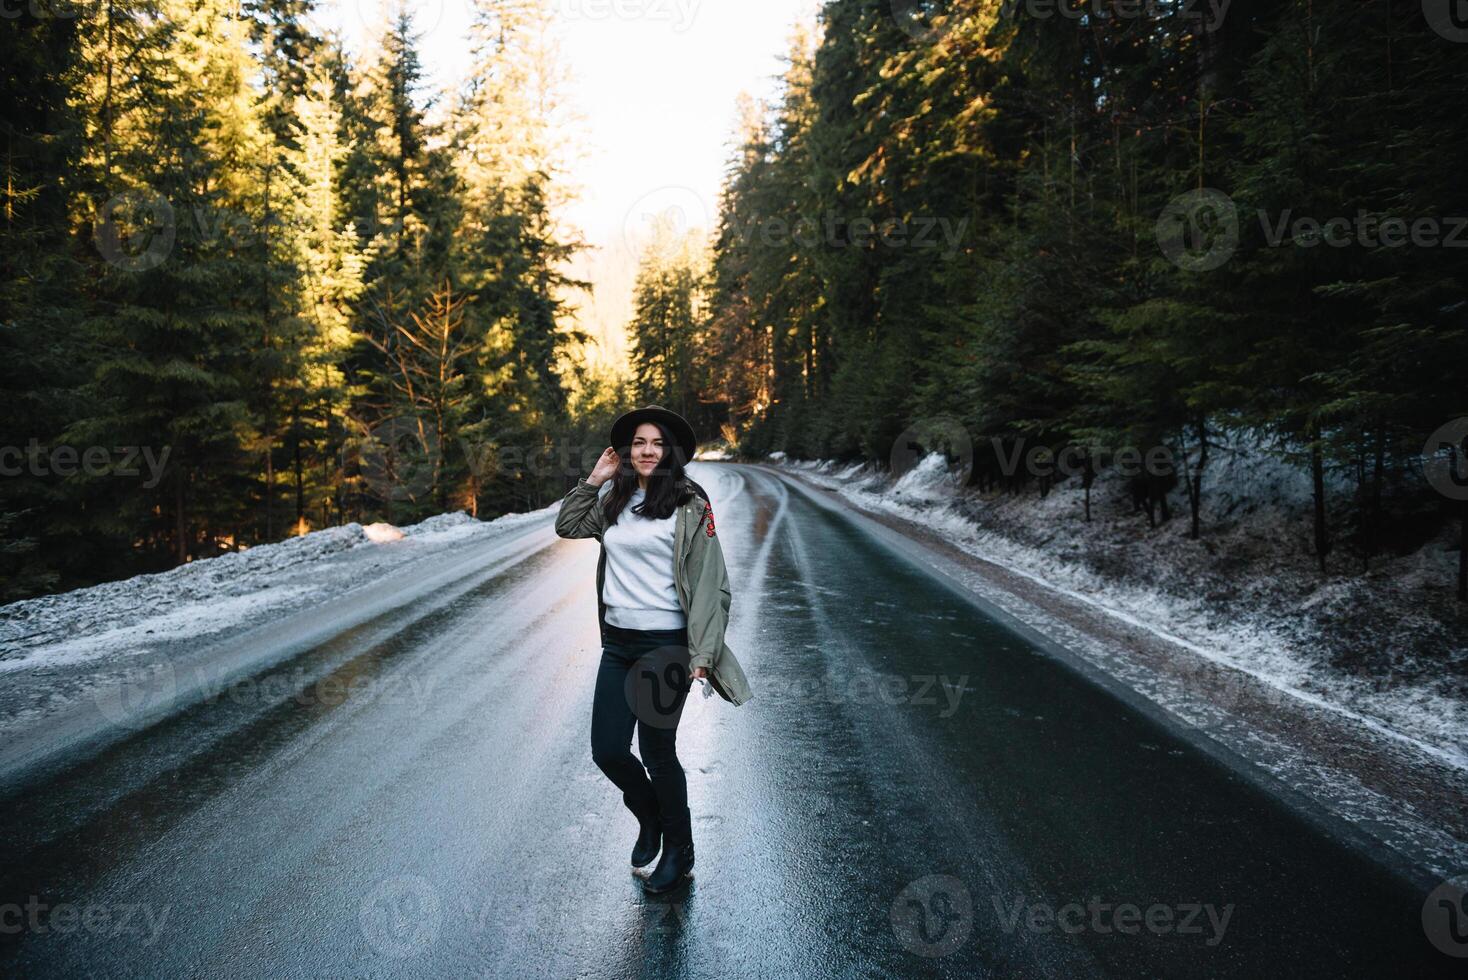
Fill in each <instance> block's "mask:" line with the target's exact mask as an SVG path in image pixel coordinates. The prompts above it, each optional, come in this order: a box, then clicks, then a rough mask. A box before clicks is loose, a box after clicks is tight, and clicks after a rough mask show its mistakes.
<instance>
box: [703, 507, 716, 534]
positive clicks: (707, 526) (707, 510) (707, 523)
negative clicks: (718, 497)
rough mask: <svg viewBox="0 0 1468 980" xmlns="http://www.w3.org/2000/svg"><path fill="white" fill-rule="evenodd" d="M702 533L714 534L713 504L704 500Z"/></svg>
mask: <svg viewBox="0 0 1468 980" xmlns="http://www.w3.org/2000/svg"><path fill="white" fill-rule="evenodd" d="M703 526H704V533H706V534H707V535H708V536H709V537H713V536H714V505H713V504H710V503H707V502H705V503H704V505H703Z"/></svg>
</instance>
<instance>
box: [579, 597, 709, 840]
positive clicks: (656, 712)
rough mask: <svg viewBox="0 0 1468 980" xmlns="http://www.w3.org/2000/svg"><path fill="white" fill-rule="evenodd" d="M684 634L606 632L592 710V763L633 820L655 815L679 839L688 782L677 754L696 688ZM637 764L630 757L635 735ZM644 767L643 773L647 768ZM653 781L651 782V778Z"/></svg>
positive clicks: (677, 631)
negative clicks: (619, 793) (690, 695)
mask: <svg viewBox="0 0 1468 980" xmlns="http://www.w3.org/2000/svg"><path fill="white" fill-rule="evenodd" d="M688 659H689V653H688V630H687V628H686V627H684V628H681V629H673V630H633V629H623V628H621V627H618V626H613V625H611V624H610V623H608V624H607V627H606V635H605V637H604V638H603V643H602V651H601V665H600V666H599V667H598V668H597V672H596V694H595V695H594V696H593V699H592V705H591V758H592V760H593V761H594V762H595V763H596V764H597V766H598V768H600V769H601V771H602V772H604V773H606V776H607V778H608V779H610V780H611V781H612V782H613V783H615V784H616V785H617V787H618V788H619V789H620V790H621V791H622V802H623V803H625V804H626V805H627V809H629V810H631V811H632V812H633V813H634V814H638V815H645V816H651V815H652V814H653V813H654V812H656V813H658V814H659V815H660V816H661V818H662V822H663V828H664V830H665V832H668V833H669V834H671V835H672V839H674V840H676V839H678V838H679V837H680V836H681V835H682V834H683V833H685V832H687V830H688V829H689V828H687V827H686V826H685V825H686V823H687V821H688V783H687V781H686V779H685V778H684V775H683V766H682V765H680V764H679V762H678V754H677V750H676V744H677V738H678V719H679V718H680V717H682V715H683V703H684V701H685V699H686V698H687V696H688V691H689V688H691V687H692V686H693V680H692V677H691V676H690V674H689V670H688ZM634 727H636V729H637V748H638V751H639V752H640V753H641V755H642V761H641V762H639V761H638V760H637V757H636V756H634V755H633V754H632V751H631V746H632V729H633V728H634ZM644 767H645V768H644ZM649 777H650V778H649Z"/></svg>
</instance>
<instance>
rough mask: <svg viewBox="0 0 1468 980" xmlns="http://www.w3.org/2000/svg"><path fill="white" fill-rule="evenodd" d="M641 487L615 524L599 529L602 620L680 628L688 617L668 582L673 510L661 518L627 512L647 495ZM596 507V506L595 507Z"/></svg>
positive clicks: (623, 624)
mask: <svg viewBox="0 0 1468 980" xmlns="http://www.w3.org/2000/svg"><path fill="white" fill-rule="evenodd" d="M646 495H647V494H646V491H644V490H642V489H641V488H640V487H639V488H638V489H636V490H634V491H632V499H631V500H629V501H628V502H627V506H626V507H624V508H622V512H621V513H620V514H618V515H617V523H615V524H613V525H612V526H611V527H609V528H607V529H606V530H604V531H603V532H602V545H603V547H605V548H606V550H607V567H606V574H605V581H604V582H603V583H602V601H603V602H605V603H606V606H607V611H606V617H607V622H608V623H611V624H612V625H613V626H620V627H622V628H623V629H634V630H663V629H680V628H682V627H685V626H687V625H688V617H687V616H686V615H685V614H684V612H683V607H682V606H681V605H680V604H679V602H678V589H677V586H675V585H674V583H673V535H674V533H675V531H676V528H677V523H676V522H677V520H678V514H677V512H676V511H674V512H673V513H672V514H669V515H668V516H667V517H665V518H663V519H662V520H660V521H655V520H652V519H651V518H647V517H642V516H641V515H639V514H635V513H633V512H632V508H633V507H634V506H636V505H637V504H640V503H641V502H642V500H643V498H644V497H645V496H646ZM598 506H600V505H598Z"/></svg>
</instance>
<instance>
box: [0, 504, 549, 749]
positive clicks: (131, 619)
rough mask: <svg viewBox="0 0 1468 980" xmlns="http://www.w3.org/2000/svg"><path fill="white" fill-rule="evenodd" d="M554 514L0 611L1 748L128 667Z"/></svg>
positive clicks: (192, 569)
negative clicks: (3, 743) (3, 740)
mask: <svg viewBox="0 0 1468 980" xmlns="http://www.w3.org/2000/svg"><path fill="white" fill-rule="evenodd" d="M557 505H558V504H553V505H551V506H550V507H546V508H543V509H541V510H539V511H532V512H530V513H525V514H507V515H505V516H503V517H500V518H498V519H496V520H493V521H480V520H476V519H475V518H472V517H470V516H468V515H467V514H465V513H463V512H459V513H453V514H442V515H439V516H436V517H431V518H429V519H428V520H425V521H422V522H421V523H418V524H414V525H411V526H408V527H404V528H395V527H392V526H391V525H387V524H373V525H368V526H366V527H364V526H362V525H361V524H357V523H351V524H346V525H343V526H340V527H331V528H324V529H322V530H319V531H312V532H309V533H307V534H304V535H301V536H299V537H295V538H290V539H288V540H285V541H280V542H276V543H273V544H266V545H258V546H256V547H253V548H249V549H247V550H244V551H240V552H232V553H230V554H226V555H221V556H219V557H216V558H204V559H199V560H197V561H193V562H189V563H188V564H185V565H180V566H179V567H177V568H173V569H170V570H169V571H166V572H160V573H156V574H147V575H136V576H133V577H132V578H128V579H122V580H119V581H116V582H105V583H102V584H100V585H95V586H91V587H88V588H83V589H75V590H73V591H71V592H63V593H58V594H55V595H49V596H41V597H38V598H35V599H26V600H23V601H20V602H15V603H10V604H8V605H4V606H0V738H4V739H8V740H13V739H16V738H17V737H19V736H21V735H23V734H25V733H29V732H34V731H37V730H41V729H44V728H45V726H46V725H48V724H50V719H53V718H55V717H57V716H59V715H60V714H61V713H63V712H65V711H67V710H69V709H72V708H74V707H75V706H77V705H86V704H87V703H88V702H89V701H90V700H92V699H94V698H95V697H96V696H97V692H98V690H99V688H101V687H105V686H106V685H107V684H109V683H111V684H113V685H115V684H116V677H117V675H118V673H119V671H123V672H125V671H127V670H128V669H129V668H128V665H129V664H130V663H147V662H148V661H149V660H150V659H156V658H159V657H172V656H174V655H176V654H177V652H178V651H180V650H183V649H201V648H204V647H209V646H211V645H213V644H215V643H219V642H222V641H225V640H228V639H230V638H231V637H234V636H238V635H241V634H244V633H246V632H247V631H249V630H251V629H254V628H256V627H259V626H261V625H262V624H268V623H271V622H275V621H279V620H283V619H285V618H286V617H288V616H290V615H291V614H293V613H298V612H301V611H303V610H309V609H315V608H322V607H326V606H327V605H328V604H329V603H332V602H333V601H334V600H338V599H341V598H343V597H345V596H347V595H348V594H349V593H353V592H355V591H359V590H362V589H364V588H371V587H372V586H373V585H374V583H380V582H382V581H383V580H384V578H385V577H387V576H389V575H392V574H394V573H399V572H405V573H406V572H408V570H409V569H410V568H412V567H413V566H415V565H416V563H418V562H422V561H424V560H425V559H428V560H433V559H442V558H444V557H447V556H449V555H451V554H454V553H460V552H463V551H465V550H467V549H471V548H475V547H477V546H481V545H486V546H488V545H492V544H493V543H494V542H496V541H499V540H501V539H506V538H509V537H511V536H512V535H513V534H514V533H515V532H516V531H517V530H519V529H521V528H524V527H526V526H527V525H534V524H537V523H541V522H544V521H545V519H546V517H547V515H549V514H550V513H552V512H553V511H554V509H555V507H556V506H557ZM425 567H427V566H425Z"/></svg>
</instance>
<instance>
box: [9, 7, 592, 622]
mask: <svg viewBox="0 0 1468 980" xmlns="http://www.w3.org/2000/svg"><path fill="white" fill-rule="evenodd" d="M10 6H11V8H14V9H7V12H6V14H5V20H4V21H0V66H3V67H0V73H3V82H0V85H3V93H0V101H3V105H4V110H3V111H4V132H3V137H4V147H3V157H0V166H3V167H4V171H5V172H4V175H3V180H0V188H3V194H4V205H5V211H4V217H5V224H4V229H3V233H4V241H3V246H0V262H3V263H4V274H3V281H0V372H3V375H0V394H3V397H4V400H5V403H6V409H5V414H4V430H5V431H4V433H3V434H0V446H3V447H5V456H4V458H3V459H0V464H3V465H4V467H5V475H4V476H3V478H0V533H3V536H4V549H3V552H0V599H14V598H20V597H24V596H28V595H33V594H37V593H41V592H47V591H52V590H55V589H60V588H68V587H72V586H76V585H82V584H87V583H90V582H95V581H98V580H104V579H110V578H115V577H118V576H121V575H126V574H131V573H135V572H138V571H149V570H158V569H164V568H168V567H171V566H172V565H173V564H176V563H178V562H182V561H187V560H190V559H192V558H195V557H199V556H204V555H210V554H216V553H218V552H220V551H221V550H226V549H230V548H237V547H242V546H247V545H250V544H254V543H258V542H262V541H271V540H278V539H280V538H283V537H286V536H288V535H290V534H292V533H299V532H302V531H304V530H306V529H309V528H312V527H321V526H324V525H330V524H335V523H340V522H342V521H345V520H358V519H359V520H368V519H372V520H376V519H387V520H393V521H398V522H406V521H411V520H414V519H416V518H421V517H422V516H426V515H428V514H433V513H439V512H441V511H444V510H451V509H460V508H463V509H467V510H469V511H471V512H476V513H485V512H487V513H489V514H497V513H502V512H505V511H510V510H524V509H527V508H528V507H534V506H540V505H543V504H544V503H546V502H548V500H549V499H552V498H550V497H547V496H546V494H547V493H554V494H559V492H560V483H561V482H562V480H561V475H560V474H559V473H558V472H544V471H543V470H547V469H548V468H542V469H541V470H535V469H533V468H527V467H525V466H523V465H521V464H520V463H518V462H516V461H517V460H523V459H525V458H527V457H532V458H533V453H534V452H535V451H536V450H538V449H540V448H541V447H543V446H544V445H546V444H547V443H549V441H550V439H551V438H552V433H555V432H558V431H563V427H564V425H565V424H566V419H567V417H568V416H569V414H570V408H571V406H568V400H570V394H569V390H570V389H571V388H572V387H573V385H572V384H571V383H570V382H571V380H572V379H569V378H566V377H563V376H562V373H561V372H562V371H563V370H564V369H563V368H561V367H559V365H560V364H562V363H564V361H563V359H562V357H561V355H562V351H563V349H564V348H566V347H567V346H568V345H573V344H575V343H576V342H577V341H578V340H579V339H580V338H579V336H578V334H577V332H576V331H574V330H568V329H565V328H564V327H560V328H558V322H562V321H564V317H563V313H564V312H565V311H563V309H562V302H563V300H562V299H561V298H560V297H563V296H565V295H566V290H567V289H568V288H574V287H575V286H576V284H574V283H568V282H566V281H565V279H564V277H563V274H562V273H561V272H560V271H559V270H560V269H562V268H564V260H565V259H566V258H567V256H568V255H570V254H571V253H572V252H573V251H574V250H575V249H576V248H577V247H578V245H577V242H575V241H574V240H571V238H570V237H569V236H568V235H567V234H565V233H563V232H561V231H559V230H558V229H557V226H556V223H555V221H554V218H553V214H554V206H555V202H556V200H557V194H558V193H559V192H558V187H557V184H556V178H555V172H554V171H555V168H554V165H553V164H554V160H555V155H554V153H553V150H554V146H553V140H554V134H553V133H552V131H551V128H552V127H551V122H552V120H551V119H549V118H548V116H549V115H550V113H551V112H552V111H553V110H554V99H555V80H556V78H557V77H558V76H557V68H556V65H555V62H554V50H553V49H552V47H551V46H550V45H548V44H547V42H546V32H545V27H546V23H545V18H546V16H547V15H546V13H545V11H544V7H543V5H542V4H540V3H536V2H532V0H474V3H473V9H474V15H475V16H474V29H473V34H472V36H471V37H470V38H468V39H466V42H465V43H467V44H469V45H471V46H472V50H473V52H474V63H473V70H472V71H471V72H470V74H469V77H468V78H467V79H466V80H465V81H464V83H463V84H462V86H461V87H460V88H459V89H458V90H457V91H454V92H452V93H448V94H446V95H444V96H437V95H435V94H434V93H431V92H426V91H425V90H424V89H425V86H424V81H423V69H422V65H421V63H420V58H419V55H418V53H417V50H416V40H417V39H416V37H415V31H414V24H413V19H412V16H411V5H409V4H402V5H399V6H398V7H397V8H396V9H395V10H394V11H393V12H392V13H391V15H390V16H389V17H388V18H387V19H386V20H385V22H384V23H383V24H382V25H381V28H380V29H379V30H378V31H377V32H375V39H374V41H373V42H372V44H371V45H370V46H369V47H368V49H367V50H365V51H363V52H362V53H360V54H359V55H358V56H356V57H349V56H348V54H347V53H346V52H345V51H344V49H343V47H342V44H341V43H340V41H339V40H338V39H336V38H333V37H323V36H321V35H320V34H319V33H318V32H317V31H315V30H314V29H313V28H312V27H311V23H310V22H311V14H312V10H311V6H312V0H244V2H243V3H240V2H238V0H106V2H101V0H97V2H90V0H88V2H75V3H65V4H62V3H31V4H12V5H10ZM349 15H350V14H349ZM445 99H447V100H449V101H451V104H441V103H442V102H443V100H445ZM430 110H434V111H430ZM438 110H441V111H438ZM130 447H131V448H130ZM509 450H513V452H509Z"/></svg>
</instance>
